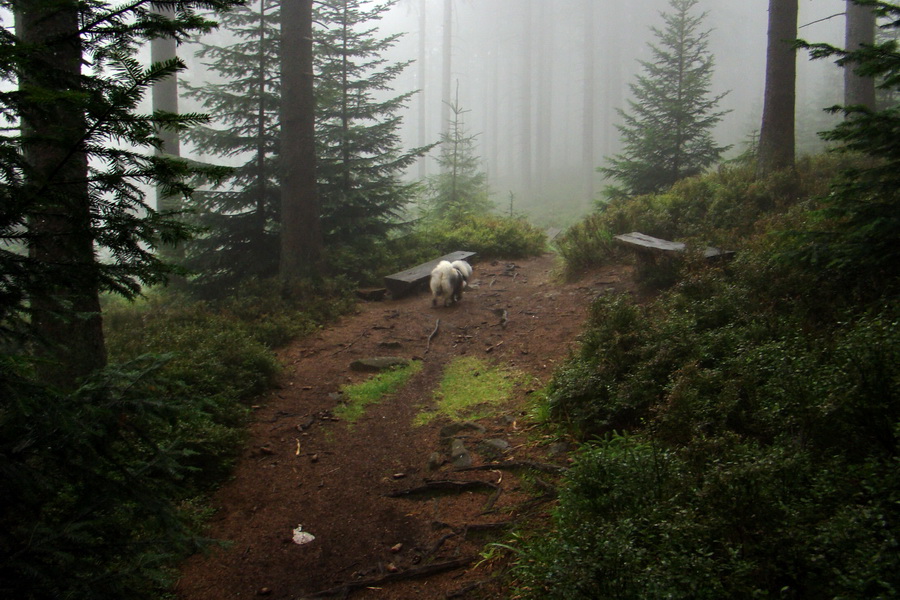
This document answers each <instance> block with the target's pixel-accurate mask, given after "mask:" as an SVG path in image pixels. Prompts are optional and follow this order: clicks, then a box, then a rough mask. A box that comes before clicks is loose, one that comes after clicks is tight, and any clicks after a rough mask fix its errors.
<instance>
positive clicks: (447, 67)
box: [441, 0, 453, 135]
mask: <svg viewBox="0 0 900 600" xmlns="http://www.w3.org/2000/svg"><path fill="white" fill-rule="evenodd" d="M442 59H443V68H442V71H441V130H442V131H443V132H444V135H446V134H447V133H449V131H450V105H451V104H452V102H453V99H452V97H451V94H452V93H453V92H452V90H451V87H452V84H453V82H452V79H453V0H444V47H443V57H442Z"/></svg>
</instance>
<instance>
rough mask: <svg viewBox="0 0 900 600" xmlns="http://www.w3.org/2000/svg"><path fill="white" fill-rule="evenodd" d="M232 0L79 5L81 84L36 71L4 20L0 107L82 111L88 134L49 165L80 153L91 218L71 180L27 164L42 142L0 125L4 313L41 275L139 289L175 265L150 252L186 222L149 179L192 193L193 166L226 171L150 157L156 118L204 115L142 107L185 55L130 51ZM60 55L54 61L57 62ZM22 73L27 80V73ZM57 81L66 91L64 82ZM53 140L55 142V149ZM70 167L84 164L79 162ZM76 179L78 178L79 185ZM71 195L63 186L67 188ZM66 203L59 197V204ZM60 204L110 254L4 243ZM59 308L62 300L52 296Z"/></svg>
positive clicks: (0, 294)
mask: <svg viewBox="0 0 900 600" xmlns="http://www.w3.org/2000/svg"><path fill="white" fill-rule="evenodd" d="M234 3H235V0H214V1H204V2H198V1H193V0H190V1H189V0H183V1H177V2H172V3H171V4H173V5H175V6H177V8H178V12H177V15H176V17H175V18H173V19H167V18H163V17H161V16H160V15H158V14H155V13H153V12H152V11H151V10H150V6H149V5H147V4H144V3H136V4H133V5H128V6H127V7H125V8H123V7H119V6H115V7H112V6H109V5H108V4H107V3H102V2H85V3H73V4H77V8H78V11H79V18H80V22H81V23H82V24H83V29H82V30H81V34H82V35H81V39H80V43H81V49H82V54H83V56H84V64H88V65H91V68H90V69H88V70H86V71H85V73H84V75H83V77H82V79H81V80H80V81H79V82H77V84H72V83H71V82H67V81H66V80H65V73H63V72H61V71H60V72H53V71H51V72H43V71H42V72H40V73H38V72H37V71H36V70H37V69H44V68H47V65H46V64H44V63H40V64H41V65H43V66H37V65H38V63H39V61H38V62H35V61H36V57H38V56H39V55H40V53H41V52H42V51H43V50H42V49H41V48H35V47H27V45H25V44H24V43H23V42H22V40H21V39H19V38H17V37H16V36H14V35H12V33H11V32H9V31H4V35H3V36H0V45H2V52H0V56H2V58H0V73H2V79H3V80H5V82H6V83H9V84H11V86H7V87H6V89H7V91H5V92H4V93H2V94H0V111H2V112H3V114H4V115H6V116H7V117H8V118H9V120H10V121H11V122H18V121H19V120H20V119H21V118H22V117H23V115H26V114H27V115H32V116H33V115H36V114H37V115H46V114H47V111H48V110H49V109H51V108H53V109H54V110H56V109H57V108H60V107H61V106H64V107H65V110H66V111H67V114H68V116H69V117H70V118H71V122H72V123H75V122H82V120H83V135H81V136H79V137H78V139H77V144H78V147H77V148H70V149H69V151H70V152H69V154H68V159H67V161H68V162H67V164H66V165H58V166H57V168H56V172H58V173H59V172H65V171H66V169H71V165H72V164H75V163H78V162H79V161H85V158H84V156H85V155H84V154H82V152H84V153H86V154H87V156H88V157H89V160H87V180H86V181H85V182H84V186H85V188H86V190H87V202H88V205H89V210H90V213H91V217H92V218H91V219H89V220H86V221H82V219H83V218H84V215H81V214H78V215H76V214H75V211H76V208H75V206H76V205H77V204H78V202H79V201H80V199H76V198H74V197H72V186H66V185H65V184H60V182H50V181H32V178H33V177H34V171H33V170H31V168H30V166H29V160H27V159H26V157H25V156H24V154H23V148H24V147H25V146H28V145H31V144H36V143H37V144H38V145H39V143H40V142H39V140H38V141H36V140H34V139H32V138H33V136H31V134H30V133H29V132H28V131H27V130H26V129H22V130H20V129H18V128H8V129H5V130H4V131H3V134H2V136H0V164H2V169H3V177H2V185H0V198H2V202H0V207H2V208H0V222H2V227H0V242H2V245H3V246H4V248H3V250H2V252H0V272H2V273H3V278H2V283H0V286H2V287H0V301H2V304H3V306H2V308H0V314H2V315H3V316H4V317H6V318H5V319H4V323H5V325H6V326H10V325H13V323H12V322H11V321H9V320H8V319H11V318H15V319H18V318H19V317H20V316H22V313H23V312H26V311H27V309H28V305H27V303H26V298H27V297H28V295H29V294H30V293H35V294H38V295H40V293H41V290H43V289H45V288H46V287H47V286H52V285H62V286H70V287H72V288H74V289H79V290H81V289H86V288H92V287H97V288H99V289H101V290H108V291H113V292H116V293H119V294H123V295H125V296H134V295H136V294H137V293H139V291H140V289H141V286H142V285H143V284H152V283H159V282H162V281H165V280H166V279H167V277H168V276H169V275H170V274H171V273H172V272H173V271H174V270H175V269H174V268H173V267H172V265H168V264H165V263H164V262H163V261H162V260H161V259H160V258H159V257H157V256H156V254H155V253H154V249H155V248H157V247H159V246H160V245H163V244H171V243H175V242H177V241H181V240H184V239H185V238H186V237H188V236H189V235H190V233H191V228H190V227H187V226H185V225H184V224H183V223H180V222H179V221H178V220H177V219H175V218H174V217H175V215H172V214H168V213H163V212H158V211H156V210H154V209H153V208H152V207H151V206H149V205H148V204H147V202H146V198H145V190H146V187H145V186H146V185H147V184H151V185H153V184H155V185H159V186H161V187H162V188H163V189H164V190H165V191H166V193H167V194H170V195H174V196H185V195H189V194H190V193H191V192H192V188H191V186H190V185H188V184H186V183H185V181H186V179H187V178H188V177H189V176H190V175H195V174H203V175H204V176H206V177H209V178H211V179H216V178H218V177H220V176H222V175H223V171H222V170H220V169H215V168H202V167H200V166H197V165H192V164H188V163H187V162H185V161H180V160H177V159H173V158H171V157H164V156H153V155H152V152H148V150H152V149H153V148H154V147H157V146H158V145H159V143H160V141H159V138H158V136H157V135H156V132H157V130H158V129H159V128H166V129H176V130H181V129H184V128H186V127H188V126H191V125H193V124H196V123H198V122H201V121H202V120H203V119H204V117H203V116H202V115H197V114H187V115H172V114H164V113H155V114H152V115H144V114H140V113H139V112H138V108H139V104H140V103H141V102H142V100H143V98H144V97H145V95H146V93H147V91H148V90H149V88H150V87H151V86H152V84H153V83H154V82H155V81H158V80H160V79H164V78H167V77H171V76H174V75H175V74H176V73H177V72H179V71H181V70H182V69H184V68H185V65H184V64H183V63H182V62H181V61H177V60H176V61H171V62H167V63H159V64H153V65H150V66H149V67H144V66H142V65H141V64H140V63H139V62H138V61H136V60H135V59H134V58H133V56H134V54H135V53H136V51H137V48H138V46H140V45H141V44H142V43H143V42H144V41H146V40H147V39H149V38H152V37H158V36H161V35H168V36H173V37H175V38H177V39H179V40H181V39H184V38H186V37H188V36H190V35H193V34H196V33H198V32H202V31H208V30H209V29H210V28H211V27H212V25H213V23H212V22H211V21H209V20H208V19H207V18H205V17H203V16H201V15H199V14H198V12H197V11H198V9H210V10H216V11H221V10H224V9H226V8H227V7H229V6H231V5H233V4H234ZM58 4H59V3H55V2H49V1H48V2H43V3H42V2H32V3H29V6H28V9H29V10H30V11H33V12H34V14H38V12H39V11H41V10H46V11H54V10H57V9H59V6H58ZM53 66H56V65H53ZM27 73H30V74H31V77H30V78H29V79H28V83H27V85H23V87H22V89H21V90H19V91H9V87H15V86H16V84H17V83H18V79H17V78H18V77H19V76H20V75H23V74H27ZM23 82H24V80H23ZM62 88H64V89H65V91H60V90H61V89H62ZM57 150H59V149H58V148H57ZM75 168H76V169H77V168H80V167H78V165H77V164H76V165H75ZM79 185H80V184H79ZM67 194H68V196H67ZM60 207H63V208H60ZM60 210H63V211H68V212H67V216H68V217H71V219H70V222H72V223H85V222H89V225H86V227H85V229H84V230H81V231H77V232H74V234H77V235H84V236H87V238H88V239H89V240H92V243H93V244H94V245H95V246H96V247H97V248H99V249H100V250H101V252H98V254H101V253H102V254H103V255H104V256H105V257H106V258H105V260H103V261H93V262H92V263H91V264H83V265H73V264H72V263H71V262H69V261H68V258H69V257H67V260H66V261H56V260H40V259H38V258H36V257H35V256H33V255H28V254H24V253H19V252H15V251H10V250H9V249H10V248H11V247H15V246H16V245H17V244H22V245H26V246H30V245H33V244H35V243H36V242H37V239H38V236H37V235H36V232H35V231H33V227H34V225H35V224H34V220H33V219H32V220H31V221H29V219H28V216H29V215H31V216H33V215H36V214H40V213H43V212H48V211H49V212H51V213H53V214H57V213H58V212H59V211H60ZM58 308H59V309H60V310H62V311H65V310H66V307H65V306H59V307H58Z"/></svg>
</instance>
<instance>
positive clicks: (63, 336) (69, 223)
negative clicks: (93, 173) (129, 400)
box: [16, 0, 106, 390]
mask: <svg viewBox="0 0 900 600" xmlns="http://www.w3.org/2000/svg"><path fill="white" fill-rule="evenodd" d="M16 31H17V34H18V36H19V38H20V40H21V41H22V43H23V44H25V45H26V46H27V47H28V48H29V49H28V50H27V51H28V52H29V53H30V54H31V59H32V62H31V63H30V68H29V69H28V71H27V72H26V73H25V74H23V75H22V76H21V79H20V82H19V85H20V90H21V91H22V94H23V98H24V100H23V105H22V109H21V117H22V135H23V150H24V155H25V161H26V163H27V165H28V168H29V172H28V173H27V175H26V192H25V193H26V195H27V197H28V202H29V204H30V208H29V215H28V236H29V255H30V257H31V259H32V260H34V261H35V268H36V270H37V273H38V274H37V277H36V283H35V286H34V288H33V289H32V290H31V297H30V304H31V310H32V326H33V328H34V331H35V333H36V337H37V339H38V343H37V347H36V348H35V354H36V355H37V357H38V358H39V359H40V360H39V363H38V371H39V376H40V378H41V379H42V380H43V381H45V382H47V383H50V384H51V385H55V386H57V387H59V388H61V389H63V390H71V389H73V388H74V387H75V386H77V384H78V381H79V380H80V379H81V378H82V377H84V376H86V375H88V374H90V373H91V372H92V371H94V370H96V369H98V368H101V367H103V366H104V365H105V364H106V347H105V343H104V339H103V323H102V319H101V316H100V301H99V281H98V274H97V268H96V266H97V265H96V258H95V255H94V237H93V231H92V228H91V225H92V218H91V202H90V197H89V194H88V184H87V175H88V166H87V155H86V153H85V150H84V138H85V134H86V124H85V119H84V110H85V109H84V106H82V105H81V103H80V100H79V99H78V98H77V97H76V98H73V97H72V95H71V93H72V92H73V91H77V90H78V89H79V88H80V87H81V82H80V77H81V62H82V56H81V53H82V47H81V39H80V36H79V23H78V2H77V1H76V0H65V1H58V2H56V4H55V5H54V7H53V8H52V9H50V8H47V3H43V4H42V3H30V4H26V3H19V4H18V7H17V12H16ZM34 91H37V96H38V99H33V98H32V97H31V94H32V93H33V92H34ZM42 94H47V95H49V96H51V97H52V95H53V94H61V96H60V97H59V98H55V99H50V100H48V99H47V98H46V97H44V98H41V97H40V96H41V95H42Z"/></svg>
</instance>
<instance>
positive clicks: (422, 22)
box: [418, 0, 428, 179]
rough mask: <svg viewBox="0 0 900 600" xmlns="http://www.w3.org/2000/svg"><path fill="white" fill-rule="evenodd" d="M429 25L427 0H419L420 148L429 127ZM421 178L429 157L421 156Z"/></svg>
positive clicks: (425, 175)
mask: <svg viewBox="0 0 900 600" xmlns="http://www.w3.org/2000/svg"><path fill="white" fill-rule="evenodd" d="M427 27H428V9H427V7H426V5H425V0H419V60H418V66H419V98H418V100H419V148H422V147H424V146H425V145H426V143H427V142H426V139H427V134H426V131H427V129H428V110H427V107H428V102H427V101H428V98H427V96H426V89H427V81H428V61H427V60H426V59H427V56H428V51H427V50H428V46H427V45H426V43H425V38H426V35H427V34H426V29H427ZM418 161H419V179H425V178H426V177H428V157H427V156H420V157H419V159H418Z"/></svg>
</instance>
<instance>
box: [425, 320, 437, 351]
mask: <svg viewBox="0 0 900 600" xmlns="http://www.w3.org/2000/svg"><path fill="white" fill-rule="evenodd" d="M440 328H441V320H440V319H438V320H437V321H436V322H435V323H434V331H432V332H431V335H429V336H428V343H427V344H425V354H428V351H429V350H431V340H433V339H434V336H436V335H437V334H438V330H439V329H440Z"/></svg>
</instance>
